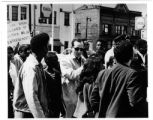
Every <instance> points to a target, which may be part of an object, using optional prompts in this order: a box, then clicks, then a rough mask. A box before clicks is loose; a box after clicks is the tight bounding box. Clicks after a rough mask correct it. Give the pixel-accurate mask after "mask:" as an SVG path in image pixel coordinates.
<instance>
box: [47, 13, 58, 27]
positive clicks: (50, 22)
mask: <svg viewBox="0 0 153 120" xmlns="http://www.w3.org/2000/svg"><path fill="white" fill-rule="evenodd" d="M56 16H57V12H56V11H54V24H56ZM48 19H49V24H52V13H51V14H50V17H49V18H48Z"/></svg>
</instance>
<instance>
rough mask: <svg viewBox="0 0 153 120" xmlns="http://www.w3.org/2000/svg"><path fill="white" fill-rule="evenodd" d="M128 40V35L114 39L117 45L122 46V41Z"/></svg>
mask: <svg viewBox="0 0 153 120" xmlns="http://www.w3.org/2000/svg"><path fill="white" fill-rule="evenodd" d="M125 40H126V35H119V36H117V37H115V38H114V39H113V41H114V43H115V44H116V45H118V44H120V43H121V42H122V41H125Z"/></svg>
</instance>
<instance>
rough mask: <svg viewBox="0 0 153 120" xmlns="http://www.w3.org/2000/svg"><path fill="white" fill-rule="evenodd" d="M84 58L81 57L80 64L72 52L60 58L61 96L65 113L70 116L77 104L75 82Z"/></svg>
mask: <svg viewBox="0 0 153 120" xmlns="http://www.w3.org/2000/svg"><path fill="white" fill-rule="evenodd" d="M84 62H85V58H83V57H81V65H80V64H79V63H78V62H77V60H76V58H75V56H74V55H73V54H70V55H65V56H64V57H63V58H61V59H60V67H61V72H62V88H63V98H64V101H65V104H66V109H67V115H66V117H72V115H73V113H74V111H75V107H76V104H77V99H78V96H77V94H76V91H75V90H76V84H77V80H78V79H79V76H80V73H81V71H82V69H83V64H84Z"/></svg>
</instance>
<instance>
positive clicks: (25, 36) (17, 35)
mask: <svg viewBox="0 0 153 120" xmlns="http://www.w3.org/2000/svg"><path fill="white" fill-rule="evenodd" d="M30 40H31V36H30V31H29V26H28V21H27V20H22V21H16V22H10V23H9V24H7V42H8V46H12V47H14V46H16V45H17V43H18V42H19V44H30Z"/></svg>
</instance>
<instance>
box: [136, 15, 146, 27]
mask: <svg viewBox="0 0 153 120" xmlns="http://www.w3.org/2000/svg"><path fill="white" fill-rule="evenodd" d="M144 27H145V19H144V17H136V18H135V30H141V29H143V28H144Z"/></svg>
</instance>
